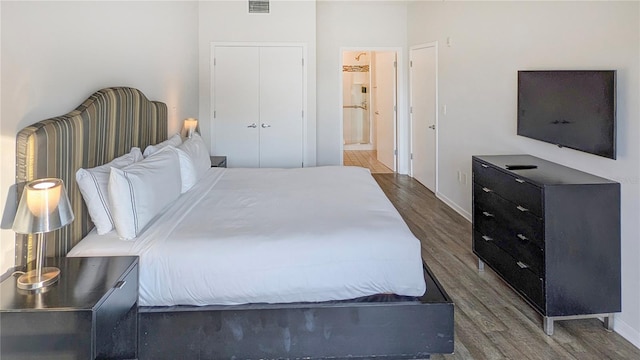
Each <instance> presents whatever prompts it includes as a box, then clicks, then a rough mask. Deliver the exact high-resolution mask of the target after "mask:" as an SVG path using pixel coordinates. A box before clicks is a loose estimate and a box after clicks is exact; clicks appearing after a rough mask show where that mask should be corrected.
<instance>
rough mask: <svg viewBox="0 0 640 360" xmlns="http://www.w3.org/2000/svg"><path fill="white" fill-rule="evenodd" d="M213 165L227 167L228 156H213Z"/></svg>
mask: <svg viewBox="0 0 640 360" xmlns="http://www.w3.org/2000/svg"><path fill="white" fill-rule="evenodd" d="M211 167H224V168H226V167H227V157H226V156H211Z"/></svg>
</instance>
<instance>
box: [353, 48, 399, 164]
mask: <svg viewBox="0 0 640 360" xmlns="http://www.w3.org/2000/svg"><path fill="white" fill-rule="evenodd" d="M396 84H397V54H396V52H395V51H373V50H345V51H343V52H342V119H343V122H342V133H343V147H344V148H343V150H344V154H343V164H344V165H350V166H363V167H367V168H369V169H370V170H371V172H375V173H393V172H395V171H396V169H397V160H396V122H397V119H396V109H397V105H396V103H397V99H396V98H397V95H396V94H397V91H396V86H397V85H396Z"/></svg>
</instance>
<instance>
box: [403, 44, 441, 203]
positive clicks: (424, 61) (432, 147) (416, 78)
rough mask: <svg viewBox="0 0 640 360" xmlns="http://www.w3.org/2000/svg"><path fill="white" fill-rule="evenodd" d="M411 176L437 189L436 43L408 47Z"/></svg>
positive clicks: (428, 186) (431, 188) (433, 189)
mask: <svg viewBox="0 0 640 360" xmlns="http://www.w3.org/2000/svg"><path fill="white" fill-rule="evenodd" d="M409 58H410V61H411V62H410V92H411V94H410V101H411V105H410V106H411V176H412V177H413V178H414V179H416V180H418V181H419V182H420V183H422V185H424V186H426V187H427V188H428V189H429V190H431V191H433V192H436V120H437V110H438V105H437V46H436V44H430V45H426V46H422V47H415V48H412V49H411V50H410V54H409Z"/></svg>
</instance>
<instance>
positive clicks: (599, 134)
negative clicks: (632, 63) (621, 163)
mask: <svg viewBox="0 0 640 360" xmlns="http://www.w3.org/2000/svg"><path fill="white" fill-rule="evenodd" d="M518 135H522V136H526V137H529V138H532V139H536V140H541V141H545V142H548V143H552V144H555V145H558V146H560V147H568V148H572V149H575V150H580V151H584V152H588V153H591V154H595V155H599V156H604V157H607V158H611V159H615V158H616V72H615V70H606V71H582V70H576V71H564V70H555V71H518Z"/></svg>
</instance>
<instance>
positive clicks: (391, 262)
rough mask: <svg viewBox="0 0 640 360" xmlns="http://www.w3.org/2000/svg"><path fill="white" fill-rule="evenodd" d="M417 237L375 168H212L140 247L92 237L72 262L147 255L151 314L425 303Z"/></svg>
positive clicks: (145, 285)
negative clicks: (381, 299) (177, 308)
mask: <svg viewBox="0 0 640 360" xmlns="http://www.w3.org/2000/svg"><path fill="white" fill-rule="evenodd" d="M420 253H421V251H420V242H419V240H418V239H416V238H415V237H414V236H413V234H412V233H411V231H410V230H409V228H408V227H407V225H406V223H405V222H404V220H403V219H402V218H401V217H400V214H398V212H397V210H396V209H395V208H394V207H393V205H392V204H391V202H390V201H389V200H388V199H387V197H386V196H385V195H384V193H383V192H382V190H381V189H380V187H379V186H378V184H377V183H376V182H375V180H374V179H373V178H372V177H371V175H370V173H369V171H368V170H366V169H363V168H358V167H342V166H336V167H314V168H304V169H226V168H211V170H210V171H209V172H208V173H207V175H206V176H205V177H204V178H203V179H201V180H200V182H199V183H198V184H196V185H195V186H194V187H193V188H192V189H191V190H189V191H188V192H186V193H184V194H182V195H181V196H180V198H179V199H178V200H177V201H176V202H175V203H174V204H172V205H171V206H170V207H169V208H167V209H165V210H164V211H163V212H162V213H161V214H160V215H159V216H158V217H156V218H155V219H154V220H153V221H152V222H151V223H150V224H149V225H148V227H147V228H146V229H145V230H144V231H143V232H142V234H140V235H139V236H138V237H137V238H136V239H135V241H123V240H120V239H118V237H117V234H116V233H115V231H112V232H111V233H109V234H106V235H97V233H95V231H94V232H91V233H90V234H89V235H88V236H87V237H85V238H84V239H83V240H82V241H81V242H80V243H78V244H77V245H76V246H75V247H74V248H73V249H72V250H71V251H70V252H69V254H68V256H117V255H138V256H139V257H140V261H139V266H140V299H139V303H140V305H141V306H170V305H233V304H244V303H290V302H318V301H329V300H346V299H353V298H358V297H362V296H369V295H374V294H381V293H393V294H398V295H405V296H421V295H422V294H424V292H425V282H424V278H423V271H422V259H421V255H420Z"/></svg>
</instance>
